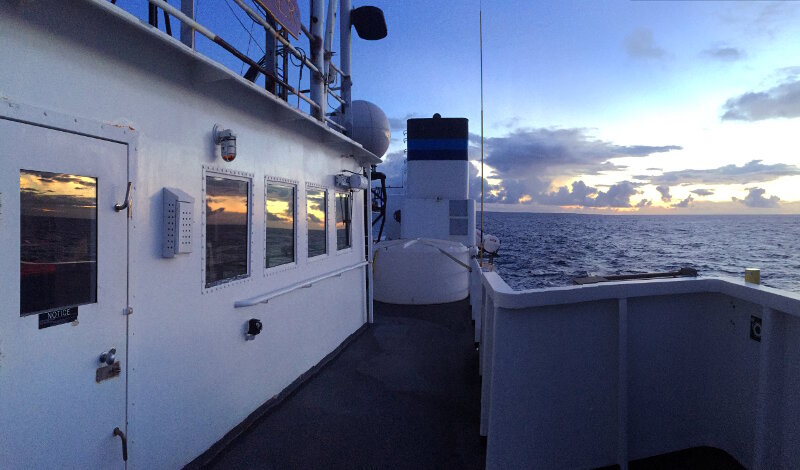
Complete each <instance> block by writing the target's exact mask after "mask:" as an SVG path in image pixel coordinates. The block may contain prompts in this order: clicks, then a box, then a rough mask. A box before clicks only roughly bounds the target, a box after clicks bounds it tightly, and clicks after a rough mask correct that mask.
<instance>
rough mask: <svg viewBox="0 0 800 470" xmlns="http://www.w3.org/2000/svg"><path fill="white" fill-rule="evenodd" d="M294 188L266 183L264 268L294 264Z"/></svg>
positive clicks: (271, 182)
mask: <svg viewBox="0 0 800 470" xmlns="http://www.w3.org/2000/svg"><path fill="white" fill-rule="evenodd" d="M294 201H295V186H294V185H293V184H289V183H276V182H273V181H267V203H266V211H267V212H266V213H267V248H266V259H265V263H266V267H267V268H272V267H275V266H280V265H283V264H289V263H294V259H295V258H294Z"/></svg>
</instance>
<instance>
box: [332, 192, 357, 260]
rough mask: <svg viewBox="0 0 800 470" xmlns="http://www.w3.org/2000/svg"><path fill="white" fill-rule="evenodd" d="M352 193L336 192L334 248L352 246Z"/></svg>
mask: <svg viewBox="0 0 800 470" xmlns="http://www.w3.org/2000/svg"><path fill="white" fill-rule="evenodd" d="M352 205H353V197H352V193H350V192H346V193H336V249H337V250H344V249H345V248H350V247H351V246H352V241H351V232H352V223H353V207H352Z"/></svg>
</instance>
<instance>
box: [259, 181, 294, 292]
mask: <svg viewBox="0 0 800 470" xmlns="http://www.w3.org/2000/svg"><path fill="white" fill-rule="evenodd" d="M270 183H278V184H283V185H291V186H293V187H294V221H293V227H292V230H293V234H292V235H293V237H294V261H292V262H291V263H285V264H281V265H278V266H272V267H267V217H268V216H267V198H268V194H267V190H268V189H269V188H268V186H269V184H270ZM299 202H300V183H299V182H298V181H296V180H292V179H288V178H281V177H278V176H269V175H267V176H265V177H264V260H263V261H264V262H263V266H262V269H263V270H264V274H265V275H267V276H268V275H271V274H274V273H279V272H283V271H288V270H290V269H295V268H297V266H299V264H300V253H299V249H298V247H299V246H300V243H299V233H300V224H299V223H298V219H299V217H298V216H299V212H300V211H299V210H298V205H299Z"/></svg>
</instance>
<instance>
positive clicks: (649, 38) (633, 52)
mask: <svg viewBox="0 0 800 470" xmlns="http://www.w3.org/2000/svg"><path fill="white" fill-rule="evenodd" d="M623 44H624V46H625V51H626V52H627V53H628V56H629V57H632V58H634V59H660V58H662V57H665V56H666V52H665V51H664V49H662V48H661V47H659V46H657V45H656V43H655V41H653V32H652V31H650V30H649V29H646V28H639V29H637V30H635V31H633V32H632V33H631V34H629V35H628V36H627V37H626V38H625V41H624V43H623Z"/></svg>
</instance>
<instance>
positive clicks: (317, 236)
mask: <svg viewBox="0 0 800 470" xmlns="http://www.w3.org/2000/svg"><path fill="white" fill-rule="evenodd" d="M327 216H328V197H327V194H326V192H325V190H324V189H316V188H306V222H307V224H308V257H309V258H313V257H314V256H319V255H324V254H325V253H327V252H328V243H327V237H326V236H325V235H326V231H325V223H326V220H327Z"/></svg>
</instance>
